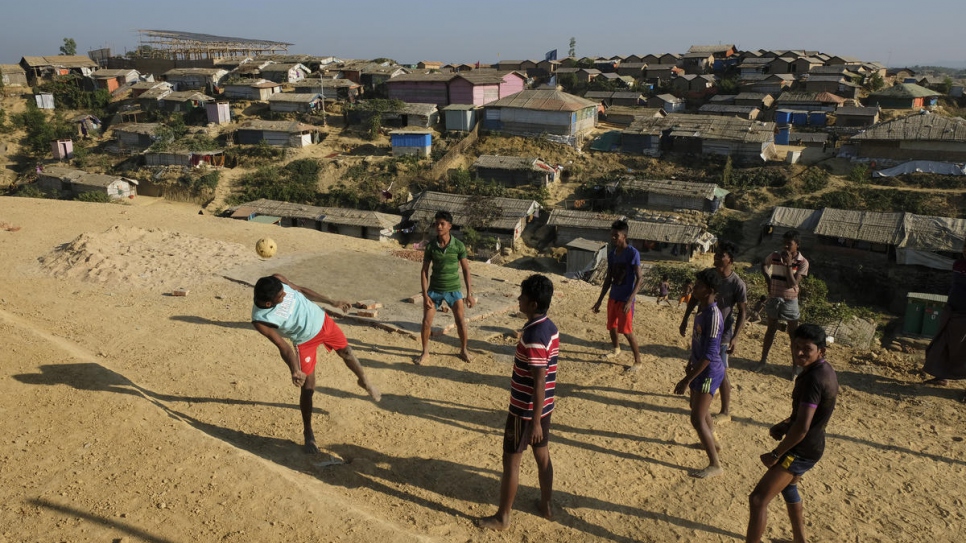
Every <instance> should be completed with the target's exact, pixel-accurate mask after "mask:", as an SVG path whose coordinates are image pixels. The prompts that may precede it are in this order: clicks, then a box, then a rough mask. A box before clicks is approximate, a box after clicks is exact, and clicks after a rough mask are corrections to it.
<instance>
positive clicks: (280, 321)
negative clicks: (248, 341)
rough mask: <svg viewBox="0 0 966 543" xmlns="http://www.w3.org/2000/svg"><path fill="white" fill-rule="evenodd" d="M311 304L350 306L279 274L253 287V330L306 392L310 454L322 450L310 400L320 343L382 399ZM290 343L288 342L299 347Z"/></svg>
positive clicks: (302, 403) (302, 402)
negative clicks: (279, 356)
mask: <svg viewBox="0 0 966 543" xmlns="http://www.w3.org/2000/svg"><path fill="white" fill-rule="evenodd" d="M312 302H322V303H325V304H329V305H333V306H336V307H338V308H340V309H342V311H346V310H348V309H349V302H344V301H340V300H334V299H332V298H329V297H327V296H323V295H321V294H319V293H318V292H315V291H314V290H311V289H308V288H305V287H300V286H298V285H296V284H294V283H291V282H289V281H288V280H287V279H285V278H284V277H282V276H281V275H279V274H275V275H271V276H268V277H262V278H261V279H259V280H258V282H257V283H255V301H254V305H253V306H252V326H254V327H255V330H258V332H259V333H261V334H262V335H263V336H265V337H267V338H268V339H269V340H270V341H271V342H272V343H273V344H274V345H275V346H276V347H278V352H279V354H280V355H281V356H282V361H283V362H285V364H286V365H287V366H288V368H289V371H291V373H292V384H294V385H295V386H297V387H300V388H301V389H302V390H301V395H300V397H299V410H300V411H301V412H302V425H303V427H304V430H303V433H304V437H305V446H304V448H305V452H306V453H308V454H315V453H318V452H319V448H318V447H317V446H316V444H315V434H314V433H313V431H312V396H313V395H314V394H315V363H316V356H317V355H318V350H319V346H320V345H321V346H323V347H325V349H326V350H327V351H331V350H333V349H335V352H336V354H338V355H339V357H340V358H342V361H343V362H345V365H346V367H348V368H349V369H350V370H352V373H354V374H356V377H358V378H359V381H358V384H359V386H360V387H362V388H363V389H365V391H366V392H368V393H369V396H371V397H372V399H373V400H375V401H377V402H378V401H379V399H380V397H381V395H380V394H379V391H378V390H377V389H376V387H374V386H372V385H371V384H370V383H369V380H368V378H367V377H366V374H365V371H364V370H363V369H362V365H361V364H359V360H357V359H356V356H355V354H354V353H353V352H352V347H350V346H349V342H348V341H346V339H345V334H343V333H342V330H341V329H340V328H339V325H337V324H336V323H335V322H334V321H333V320H332V318H331V317H329V316H328V315H326V314H325V311H322V308H320V307H319V306H317V305H315V304H314V303H312ZM286 340H290V341H291V342H292V343H293V344H294V345H295V348H294V349H293V348H292V346H291V345H289V343H288V341H286Z"/></svg>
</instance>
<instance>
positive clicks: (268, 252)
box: [255, 238, 278, 258]
mask: <svg viewBox="0 0 966 543" xmlns="http://www.w3.org/2000/svg"><path fill="white" fill-rule="evenodd" d="M277 250H278V246H277V245H275V240H273V239H272V238H262V239H260V240H258V242H256V243H255V252H256V253H258V256H260V257H262V258H272V257H273V256H275V251H277Z"/></svg>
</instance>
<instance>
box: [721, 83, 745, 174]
mask: <svg viewBox="0 0 966 543" xmlns="http://www.w3.org/2000/svg"><path fill="white" fill-rule="evenodd" d="M739 92H741V87H740V86H738V78H736V77H728V78H725V79H722V80H721V81H718V94H738V93H739ZM728 158H729V159H730V158H731V157H730V156H729V157H728Z"/></svg>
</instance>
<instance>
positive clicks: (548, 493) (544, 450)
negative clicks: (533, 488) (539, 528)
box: [533, 447, 553, 520]
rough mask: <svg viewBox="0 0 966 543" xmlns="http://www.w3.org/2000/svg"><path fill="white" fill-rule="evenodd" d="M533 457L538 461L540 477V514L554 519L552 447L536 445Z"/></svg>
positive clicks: (548, 518)
mask: <svg viewBox="0 0 966 543" xmlns="http://www.w3.org/2000/svg"><path fill="white" fill-rule="evenodd" d="M533 458H534V460H536V461H537V476H538V477H539V479H540V503H539V505H538V506H537V509H538V510H539V511H540V516H541V517H543V518H545V519H547V520H553V510H552V509H551V507H550V499H551V497H552V495H553V462H551V461H550V447H534V448H533Z"/></svg>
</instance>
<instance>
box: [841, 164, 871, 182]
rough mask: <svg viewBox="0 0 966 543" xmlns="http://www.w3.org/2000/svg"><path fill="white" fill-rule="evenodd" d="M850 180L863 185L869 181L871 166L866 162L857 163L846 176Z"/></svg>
mask: <svg viewBox="0 0 966 543" xmlns="http://www.w3.org/2000/svg"><path fill="white" fill-rule="evenodd" d="M846 179H848V180H849V181H851V182H853V183H855V184H857V185H863V184H865V183H868V182H869V167H868V166H867V165H865V164H856V165H855V166H853V167H852V169H851V170H849V174H848V176H847V177H846Z"/></svg>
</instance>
